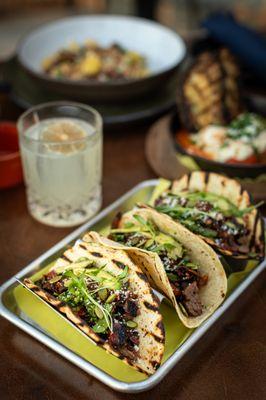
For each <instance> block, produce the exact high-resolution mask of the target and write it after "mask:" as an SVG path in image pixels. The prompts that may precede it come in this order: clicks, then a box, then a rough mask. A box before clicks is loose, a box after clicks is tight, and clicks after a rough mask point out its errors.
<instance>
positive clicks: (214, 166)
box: [170, 114, 266, 179]
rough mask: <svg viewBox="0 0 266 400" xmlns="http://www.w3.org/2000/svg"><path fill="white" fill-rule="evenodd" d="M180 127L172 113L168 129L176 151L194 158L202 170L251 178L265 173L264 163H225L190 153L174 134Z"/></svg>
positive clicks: (178, 121)
mask: <svg viewBox="0 0 266 400" xmlns="http://www.w3.org/2000/svg"><path fill="white" fill-rule="evenodd" d="M180 129H181V125H180V120H179V118H178V116H177V114H175V115H173V118H172V119H171V122H170V131H171V134H172V137H173V140H174V143H175V148H176V151H177V153H179V154H181V155H186V156H188V157H190V158H192V159H193V160H194V162H196V164H197V165H198V166H199V168H200V169H201V170H203V171H212V172H217V173H220V174H224V175H227V176H229V177H231V178H242V179H244V178H251V179H255V178H257V177H258V176H260V175H262V174H266V164H252V165H250V164H241V165H238V164H227V163H222V162H217V161H213V160H208V159H207V158H203V157H200V156H197V155H194V154H193V155H192V154H190V153H188V152H187V150H186V149H184V148H183V147H182V146H181V145H180V143H178V141H177V139H176V136H178V132H179V131H180Z"/></svg>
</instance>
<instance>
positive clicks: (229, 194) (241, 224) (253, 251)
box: [152, 171, 264, 259]
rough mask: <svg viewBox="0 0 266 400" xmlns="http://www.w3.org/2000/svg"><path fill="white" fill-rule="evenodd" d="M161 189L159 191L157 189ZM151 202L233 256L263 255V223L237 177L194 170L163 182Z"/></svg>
mask: <svg viewBox="0 0 266 400" xmlns="http://www.w3.org/2000/svg"><path fill="white" fill-rule="evenodd" d="M157 192H158V191H157ZM154 197H155V198H153V203H152V205H153V206H154V207H155V208H156V210H157V211H159V212H161V213H165V214H167V215H168V216H170V217H172V218H173V219H174V220H176V221H178V222H180V223H181V224H183V225H184V226H185V227H186V228H188V229H190V230H191V231H192V232H194V233H195V234H197V235H198V236H200V237H201V238H202V239H203V240H204V241H206V242H207V243H209V244H210V245H211V246H213V247H214V248H215V249H217V250H219V251H220V252H221V253H222V254H225V255H229V256H232V257H234V258H242V259H247V258H257V259H261V258H263V257H264V224H263V219H262V218H261V216H260V213H259V211H258V210H257V208H256V206H252V203H251V199H250V196H249V194H248V192H247V191H246V190H243V189H242V187H241V186H240V184H239V183H238V182H237V181H235V180H234V179H229V178H227V177H225V176H222V175H218V174H215V173H207V172H202V171H196V172H192V173H191V174H189V175H185V176H183V177H182V178H181V179H179V180H176V181H173V182H170V181H169V182H168V185H166V182H164V189H163V191H162V192H161V193H157V194H156V196H154Z"/></svg>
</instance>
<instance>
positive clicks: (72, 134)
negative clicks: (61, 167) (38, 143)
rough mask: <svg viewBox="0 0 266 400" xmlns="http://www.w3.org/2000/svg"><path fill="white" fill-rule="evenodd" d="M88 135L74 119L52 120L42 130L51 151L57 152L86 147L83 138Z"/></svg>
mask: <svg viewBox="0 0 266 400" xmlns="http://www.w3.org/2000/svg"><path fill="white" fill-rule="evenodd" d="M86 137H87V133H86V132H85V130H84V129H82V127H81V126H79V125H78V124H77V123H74V122H72V121H66V120H63V121H55V122H51V123H50V124H49V125H48V126H46V127H45V128H44V130H43V131H42V132H41V139H42V141H43V142H44V143H45V145H46V148H47V149H48V150H49V151H53V152H56V153H65V154H68V153H72V152H75V151H80V150H83V149H84V148H85V142H84V141H83V140H82V139H85V138H86Z"/></svg>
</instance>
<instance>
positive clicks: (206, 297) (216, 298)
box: [109, 208, 227, 328]
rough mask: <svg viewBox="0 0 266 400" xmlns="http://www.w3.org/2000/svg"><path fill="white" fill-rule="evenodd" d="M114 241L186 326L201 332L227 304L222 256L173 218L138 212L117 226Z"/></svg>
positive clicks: (113, 234)
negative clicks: (212, 316) (224, 304)
mask: <svg viewBox="0 0 266 400" xmlns="http://www.w3.org/2000/svg"><path fill="white" fill-rule="evenodd" d="M109 237H110V238H111V239H112V240H116V241H117V242H118V243H123V244H124V245H125V246H126V248H127V252H128V254H129V255H130V257H131V259H132V260H133V262H134V263H136V264H138V265H141V267H142V269H143V272H145V274H146V275H147V277H148V279H149V280H150V283H151V284H152V285H153V286H155V287H156V288H157V289H158V290H159V291H161V292H162V293H164V294H165V295H166V296H167V297H168V298H169V299H170V300H171V301H172V303H173V305H174V307H175V309H176V311H177V314H178V316H179V318H180V319H181V321H182V322H183V324H184V325H185V326H187V327H189V328H195V327H197V326H199V325H200V324H201V323H202V322H203V321H204V320H205V319H206V318H208V317H209V316H210V315H211V314H212V313H213V312H214V311H215V310H216V308H217V307H218V306H219V305H220V304H221V303H222V301H223V300H224V298H225V295H226V291H227V279H226V275H225V272H224V269H223V267H222V264H221V262H220V261H219V258H218V256H217V255H216V253H215V252H214V251H213V250H212V249H211V248H210V246H208V245H207V244H206V243H205V242H204V241H203V240H201V239H200V238H199V237H197V236H195V235H194V234H193V233H192V232H190V231H189V230H187V229H186V228H184V227H183V226H182V225H181V224H179V223H177V222H175V221H173V220H172V219H171V218H170V217H168V216H166V215H163V214H160V213H158V212H156V211H155V210H153V209H151V208H140V209H135V210H132V211H130V212H127V213H125V214H124V215H123V216H122V217H121V219H120V221H119V222H118V221H117V220H116V227H115V228H114V229H112V230H111V233H110V235H109Z"/></svg>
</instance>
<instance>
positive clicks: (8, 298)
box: [0, 180, 266, 393]
mask: <svg viewBox="0 0 266 400" xmlns="http://www.w3.org/2000/svg"><path fill="white" fill-rule="evenodd" d="M157 183H158V180H148V181H144V182H142V183H140V184H138V185H137V186H135V187H134V188H133V189H132V190H130V191H129V192H127V193H126V194H125V195H123V196H122V197H121V198H120V199H118V200H117V201H115V202H114V203H113V204H111V205H110V206H108V207H107V208H106V209H104V210H103V211H102V212H100V213H99V214H98V215H97V216H96V217H94V218H93V219H92V220H90V221H89V222H87V223H86V224H84V225H82V226H81V227H79V228H78V229H76V230H75V231H74V232H72V233H71V234H70V235H68V236H67V237H66V238H64V239H63V240H61V241H60V242H59V243H58V244H56V245H55V246H53V247H52V248H51V249H49V250H48V251H47V252H45V253H44V254H43V255H41V256H40V257H38V258H37V259H36V260H34V261H33V262H32V263H30V264H29V265H28V266H27V267H25V268H24V269H23V270H21V271H20V272H19V273H18V274H17V275H16V276H13V277H12V278H11V279H9V280H8V281H7V282H6V283H4V284H3V285H2V286H1V288H0V314H1V315H2V316H3V317H5V318H6V319H7V320H9V321H10V322H12V323H13V324H14V325H16V326H18V327H19V328H20V329H22V330H23V331H25V332H27V333H28V334H30V335H31V336H33V337H34V338H35V339H37V340H39V341H40V342H42V343H43V344H45V345H46V346H48V347H49V348H51V349H52V350H54V351H56V352H57V353H59V354H60V355H61V356H63V357H65V358H66V359H67V360H69V361H71V362H72V363H73V364H75V365H77V366H78V367H80V368H81V369H83V370H84V371H86V372H87V373H88V374H90V375H92V376H93V377H95V378H97V379H99V380H100V381H102V382H103V383H105V384H106V385H108V386H110V387H111V388H113V389H115V390H118V391H121V392H127V393H136V392H142V391H145V390H148V389H151V388H152V387H153V386H155V385H157V384H158V383H159V382H160V381H161V380H162V379H163V378H164V377H165V375H166V374H167V373H168V372H169V371H170V370H171V369H172V368H173V367H174V366H175V365H176V364H177V362H178V361H179V360H180V359H181V358H182V357H183V355H184V354H185V353H186V352H187V351H188V350H190V349H191V348H192V346H193V345H194V344H195V343H196V342H197V341H198V340H199V338H200V337H201V336H202V335H203V334H204V333H205V332H206V331H207V330H208V329H209V328H210V327H211V326H212V325H213V324H214V322H215V321H216V320H217V319H218V318H219V317H220V316H221V315H222V314H223V313H224V312H225V311H226V310H227V309H228V308H229V307H230V305H231V304H232V303H233V302H234V301H235V300H236V299H237V298H238V297H239V296H240V294H241V293H242V292H243V291H244V290H245V289H246V288H247V287H248V286H249V285H250V283H251V282H252V281H253V280H254V279H255V278H256V277H257V276H258V275H259V274H260V273H261V272H262V271H263V269H264V268H265V266H266V260H264V261H263V262H262V263H261V264H259V265H258V266H256V267H255V268H254V269H252V270H251V271H250V272H249V273H248V274H245V278H244V279H243V281H242V282H241V283H239V284H238V285H237V286H236V287H235V288H234V289H233V291H232V293H231V294H230V295H229V296H228V297H227V298H226V300H225V301H224V303H223V304H222V305H221V306H220V307H219V308H218V309H217V310H216V311H215V313H214V314H212V315H211V316H210V318H209V319H208V320H207V321H205V322H204V323H203V324H202V325H201V326H200V327H198V328H197V329H195V330H194V331H193V332H192V333H191V334H190V336H189V337H188V338H186V339H185V341H184V342H183V343H182V344H181V345H180V347H178V349H177V350H176V351H174V352H173V353H172V354H171V355H170V356H169V357H168V358H167V359H166V360H165V361H164V363H163V364H162V365H161V366H160V368H159V369H158V370H157V371H156V373H155V374H154V375H152V376H150V377H147V378H146V379H145V380H141V381H137V382H125V381H122V380H119V379H116V378H114V377H113V376H111V375H110V374H108V373H106V372H104V371H103V370H101V369H100V368H99V367H96V366H95V365H93V364H92V363H90V362H89V361H87V360H85V359H84V358H83V357H81V356H80V355H78V354H76V353H75V352H73V351H72V350H71V349H69V348H67V347H66V346H65V345H63V344H62V343H60V342H59V341H58V340H56V339H55V338H54V337H53V336H51V335H50V334H49V333H48V332H45V330H44V329H43V328H41V327H40V326H39V325H38V324H36V323H35V322H34V321H33V320H31V319H30V318H29V317H28V316H27V315H25V314H24V313H23V312H22V310H21V309H20V308H19V306H18V304H17V303H16V299H15V297H14V289H15V288H16V287H17V286H18V283H17V281H16V278H18V279H20V280H23V279H24V277H26V276H29V275H32V274H34V273H36V272H38V271H40V270H41V269H43V268H44V267H45V266H46V265H48V264H49V263H51V262H52V261H53V260H54V259H55V258H57V257H58V256H59V254H61V253H62V251H63V250H64V248H66V247H68V246H69V245H71V244H73V243H74V242H75V240H77V239H78V238H79V237H80V236H82V234H83V233H84V232H86V231H88V230H95V231H101V232H102V231H104V229H105V228H106V227H107V226H108V225H109V224H110V222H111V220H112V218H113V217H114V216H115V214H116V212H117V211H126V210H129V209H131V208H132V207H133V206H134V204H135V203H136V202H146V201H148V200H149V198H150V196H151V193H152V191H153V189H154V187H155V186H156V185H157ZM239 274H241V272H240V273H239ZM246 275H247V276H246ZM111 357H112V356H111ZM119 362H120V361H119Z"/></svg>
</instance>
